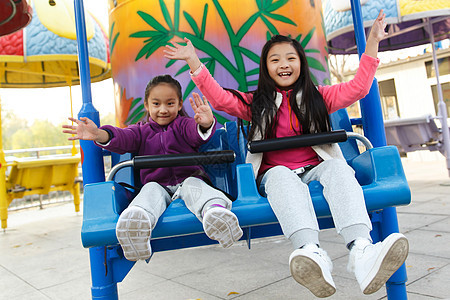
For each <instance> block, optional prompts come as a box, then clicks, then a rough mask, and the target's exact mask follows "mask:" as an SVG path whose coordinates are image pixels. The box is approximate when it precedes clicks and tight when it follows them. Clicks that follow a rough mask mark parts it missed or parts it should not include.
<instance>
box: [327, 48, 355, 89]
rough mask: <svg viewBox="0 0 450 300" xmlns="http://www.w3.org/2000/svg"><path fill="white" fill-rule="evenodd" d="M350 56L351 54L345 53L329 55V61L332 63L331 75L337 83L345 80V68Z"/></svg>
mask: <svg viewBox="0 0 450 300" xmlns="http://www.w3.org/2000/svg"><path fill="white" fill-rule="evenodd" d="M349 58H350V55H349V54H343V55H341V54H340V55H336V54H330V55H329V59H328V62H329V65H330V72H331V76H332V77H334V78H335V79H336V81H337V83H341V82H344V81H345V76H344V69H345V64H346V62H347V60H348V59H349Z"/></svg>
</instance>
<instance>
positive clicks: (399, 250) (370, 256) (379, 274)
mask: <svg viewBox="0 0 450 300" xmlns="http://www.w3.org/2000/svg"><path fill="white" fill-rule="evenodd" d="M408 251H409V244H408V240H407V239H406V237H405V236H404V235H403V234H401V233H393V234H391V235H389V236H388V237H387V238H386V239H384V241H383V242H378V243H376V244H371V243H370V241H369V240H366V239H357V240H356V241H355V243H354V245H353V247H352V250H351V251H350V258H349V262H348V266H347V269H348V270H349V271H350V272H352V271H353V272H354V273H355V276H356V280H358V283H359V286H360V288H361V291H362V292H363V293H364V294H366V295H369V294H373V293H375V292H376V291H378V290H379V289H380V288H381V287H382V286H383V285H384V284H385V283H386V281H388V279H389V278H390V277H391V276H392V274H394V273H395V271H397V270H398V268H400V267H401V265H402V264H403V263H404V262H405V260H406V257H407V256H408Z"/></svg>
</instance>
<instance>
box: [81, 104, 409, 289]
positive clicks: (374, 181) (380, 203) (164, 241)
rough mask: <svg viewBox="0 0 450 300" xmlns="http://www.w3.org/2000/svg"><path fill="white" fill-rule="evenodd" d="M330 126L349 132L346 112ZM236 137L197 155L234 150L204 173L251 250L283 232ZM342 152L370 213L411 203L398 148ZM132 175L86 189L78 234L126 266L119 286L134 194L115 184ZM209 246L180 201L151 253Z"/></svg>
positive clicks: (324, 207) (232, 130) (219, 138)
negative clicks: (231, 157) (229, 159)
mask: <svg viewBox="0 0 450 300" xmlns="http://www.w3.org/2000/svg"><path fill="white" fill-rule="evenodd" d="M331 121H332V124H333V129H335V130H337V129H345V130H346V131H352V128H351V124H350V121H349V118H348V115H347V112H346V111H345V110H340V111H338V112H336V113H334V114H332V115H331ZM237 132H238V129H237V126H236V122H229V123H227V124H225V127H224V128H221V129H219V130H217V131H216V133H215V135H214V137H213V138H212V139H211V140H210V141H209V142H208V143H207V144H206V145H204V146H203V147H202V149H201V150H202V151H217V150H233V151H234V152H235V153H236V160H235V161H234V162H233V163H230V164H222V165H208V166H205V169H206V171H207V173H208V174H209V175H210V177H211V180H212V182H213V183H214V184H215V185H216V186H217V187H219V188H221V189H222V190H224V191H226V192H228V193H229V194H231V195H233V196H234V197H236V200H235V201H234V202H233V208H232V211H233V212H234V213H235V214H236V215H237V217H238V219H239V223H240V225H241V227H242V229H243V231H244V236H243V237H242V239H246V240H247V241H248V243H249V247H250V240H251V238H261V237H267V236H274V235H280V234H282V232H281V229H280V226H279V224H278V222H277V219H276V217H275V215H274V213H273V211H272V209H271V207H270V205H269V203H268V201H267V199H266V198H264V197H262V196H261V195H260V194H259V193H258V189H257V187H256V183H255V177H254V174H253V170H252V167H251V165H250V164H245V155H246V147H245V142H244V139H243V137H242V134H241V135H240V139H239V142H238V139H237ZM340 146H341V149H342V150H343V153H344V156H345V158H346V160H347V162H348V164H349V165H350V166H351V167H352V168H353V169H354V170H355V172H356V178H357V180H358V182H359V183H360V184H361V186H362V189H363V191H364V197H365V201H366V206H367V210H368V211H369V212H377V211H380V210H382V209H384V208H387V207H393V206H400V205H407V204H409V203H410V201H411V194H410V189H409V186H408V183H407V181H406V178H405V174H404V172H403V167H402V163H401V160H400V156H399V153H398V150H397V148H396V147H394V146H385V147H378V148H373V149H369V150H367V151H365V152H364V153H362V154H359V150H358V147H357V143H356V141H355V140H348V141H346V142H344V143H340ZM128 158H129V157H128ZM134 173H135V172H133V171H132V170H127V169H122V170H121V171H119V173H118V174H117V175H116V177H115V181H114V182H113V181H109V182H101V183H95V184H87V185H86V186H85V190H84V212H83V225H82V232H81V237H82V243H83V246H84V247H86V248H89V247H104V246H106V247H107V249H108V250H109V251H110V252H111V251H112V253H113V254H111V253H110V254H109V256H108V259H115V260H121V261H122V263H121V264H122V265H126V267H124V269H127V270H123V271H121V275H120V276H116V277H117V282H120V281H122V279H123V278H124V277H125V276H126V274H127V272H128V270H129V269H131V267H132V265H133V263H131V262H129V263H127V261H126V260H125V259H124V258H123V256H122V252H121V248H120V246H119V245H118V241H117V238H116V235H115V226H116V223H117V220H118V218H119V215H120V213H121V212H122V211H123V210H124V209H125V208H126V207H127V206H128V204H129V203H130V201H131V200H132V197H133V194H132V193H131V192H130V191H129V190H128V189H126V188H124V187H123V186H122V185H120V184H119V183H118V181H124V182H127V183H129V184H132V185H133V184H134V183H135V182H134V179H133V175H134ZM309 188H310V193H311V197H312V200H313V205H314V208H315V211H316V215H317V217H318V221H319V225H320V228H322V229H324V228H330V227H334V224H333V221H332V219H331V213H330V210H329V207H328V204H327V202H326V200H325V198H324V197H323V193H322V190H323V187H322V186H321V185H320V184H319V183H318V182H316V181H314V182H312V183H311V184H310V185H309ZM379 239H381V238H379ZM374 240H377V239H374ZM212 243H216V242H215V241H212V240H210V239H209V238H208V237H207V236H206V235H205V234H204V233H203V228H202V224H201V223H200V222H199V220H198V219H197V218H196V217H195V216H194V214H192V213H191V212H190V211H189V210H188V209H187V208H186V206H185V205H184V202H183V201H181V200H175V201H174V202H173V203H171V204H170V205H169V207H168V208H167V210H166V211H165V212H164V213H163V215H162V216H161V217H160V219H159V221H158V223H157V225H156V227H155V229H154V230H153V231H152V240H151V245H152V250H153V252H157V251H165V250H171V249H179V248H186V247H194V246H200V245H207V244H212ZM125 261H126V262H125ZM116 277H115V278H116Z"/></svg>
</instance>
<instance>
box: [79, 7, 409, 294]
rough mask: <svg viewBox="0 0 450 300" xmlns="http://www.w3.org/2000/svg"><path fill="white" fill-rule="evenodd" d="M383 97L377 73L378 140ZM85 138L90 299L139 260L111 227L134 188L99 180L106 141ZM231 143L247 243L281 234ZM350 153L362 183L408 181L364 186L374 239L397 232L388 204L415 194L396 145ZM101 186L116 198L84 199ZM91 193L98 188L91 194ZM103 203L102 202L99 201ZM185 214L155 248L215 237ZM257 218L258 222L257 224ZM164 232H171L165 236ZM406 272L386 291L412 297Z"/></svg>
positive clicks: (370, 112) (361, 46)
mask: <svg viewBox="0 0 450 300" xmlns="http://www.w3.org/2000/svg"><path fill="white" fill-rule="evenodd" d="M351 4H352V15H353V21H354V25H355V33H356V40H357V46H358V53H359V55H360V56H361V55H362V53H363V52H364V50H365V34H364V27H363V24H362V17H361V7H360V3H359V1H358V0H351ZM74 7H75V21H76V30H77V43H78V56H79V57H78V58H79V68H80V82H81V87H82V95H83V106H82V108H81V110H80V112H79V114H78V116H79V117H88V118H90V119H91V120H93V121H94V122H95V123H96V124H97V125H99V124H100V120H99V119H100V118H99V113H98V111H97V110H95V108H94V106H93V105H92V99H91V90H90V71H89V60H88V57H89V55H88V48H87V39H86V28H85V20H84V8H83V0H74ZM379 98H380V97H379V92H378V86H377V83H376V81H374V83H373V85H372V88H371V91H370V93H369V95H368V96H366V97H365V98H364V99H363V100H361V101H360V103H361V111H362V122H363V126H364V132H365V135H366V136H367V137H368V138H369V139H370V140H371V142H372V144H373V145H374V146H376V147H381V146H385V145H386V137H385V133H384V126H383V119H382V113H381V104H380V101H379ZM341 119H342V118H341ZM344 119H345V118H344ZM338 121H339V120H338ZM349 124H350V123H349ZM228 138H230V136H228ZM80 144H81V149H82V156H83V161H82V163H83V165H82V168H83V182H84V184H85V185H87V186H85V203H84V212H83V229H82V240H83V244H84V246H85V247H90V248H89V255H90V263H91V277H92V288H91V291H92V299H111V300H114V299H118V293H117V282H121V281H122V280H123V279H124V278H125V276H126V274H127V273H128V272H129V270H131V268H132V267H133V265H134V262H130V261H127V260H126V259H124V257H123V255H122V251H121V248H120V246H118V245H117V240H116V238H115V232H114V229H115V226H114V224H115V222H117V218H118V215H119V214H120V212H121V211H122V210H123V209H124V208H125V207H126V205H128V204H127V202H126V201H127V200H126V201H125V200H123V199H128V198H129V196H130V195H129V192H128V191H127V190H125V189H124V188H123V187H122V186H120V185H117V184H116V183H114V182H107V183H101V182H103V181H104V180H105V178H104V173H103V170H104V168H103V158H102V151H101V149H100V148H98V147H96V146H95V145H94V144H93V142H88V141H81V142H80ZM222 146H223V145H222ZM233 147H237V148H236V149H233V150H238V151H236V152H237V153H239V157H238V161H237V162H236V165H234V166H233V168H232V171H231V175H230V176H231V178H232V180H233V181H234V184H231V185H230V186H231V187H230V190H229V192H231V193H237V194H238V199H239V200H241V201H240V202H237V203H235V204H234V208H233V211H235V212H236V214H237V215H238V218H239V220H240V222H241V225H242V227H243V229H244V232H245V234H244V237H243V239H247V241H248V242H249V246H250V239H251V237H253V238H255V237H263V236H270V235H275V234H280V233H281V231H280V230H279V225H278V224H276V218H275V216H274V215H273V212H271V209H270V206H269V205H268V203H267V200H266V199H264V198H262V197H261V196H259V194H258V192H257V190H256V185H252V184H248V183H249V182H254V177H253V171H252V168H251V166H250V165H246V164H242V157H240V156H243V155H244V153H243V151H242V149H240V144H238V145H237V146H233ZM344 147H347V146H344ZM352 147H353V146H350V147H349V149H350V148H352ZM346 158H347V160H348V161H349V164H351V165H352V166H353V167H354V168H355V169H356V170H357V172H356V174H357V179H358V180H359V181H360V182H362V183H364V182H370V180H375V181H374V182H376V181H377V180H380V182H382V183H383V184H385V185H389V184H392V182H397V183H394V185H395V184H397V186H396V187H398V184H399V183H400V184H401V186H402V187H403V189H400V190H401V195H400V194H398V195H397V194H393V195H391V198H390V200H389V199H387V198H389V197H387V198H386V199H383V200H388V201H387V202H380V198H379V197H377V195H376V194H375V193H374V192H373V191H374V190H376V189H377V187H378V186H379V184H378V183H374V184H373V185H371V184H368V185H367V186H366V189H365V197H366V202H367V204H368V209H369V210H375V212H372V213H371V217H372V222H373V223H374V230H373V232H372V237H373V239H374V241H378V240H382V239H384V238H385V237H386V236H387V235H389V234H390V233H392V232H398V222H397V216H396V210H395V208H394V207H387V208H385V207H386V206H390V205H405V204H408V203H409V202H408V201H410V192H409V187H408V186H407V182H406V178H405V176H404V173H403V169H402V167H401V161H400V157H399V156H398V152H397V151H396V148H394V147H382V148H380V149H376V148H375V149H371V151H366V152H365V153H364V154H361V155H359V156H356V157H352V158H349V157H346ZM385 158H387V159H390V160H391V161H394V162H395V163H396V164H397V168H396V170H395V171H394V172H393V173H390V174H389V172H386V169H389V168H392V165H389V168H388V167H387V166H384V165H383V164H382V163H381V164H380V163H379V162H380V161H383V159H385ZM376 161H378V163H376ZM370 170H371V171H370ZM384 176H385V177H384ZM372 177H373V178H372ZM113 187H114V188H113ZM96 188H100V189H102V190H103V191H105V192H109V193H111V191H113V197H112V198H113V199H114V201H113V202H111V203H102V202H97V201H89V202H87V201H86V199H88V198H90V197H91V198H95V197H96V196H97V197H98V195H99V190H95V189H96ZM310 188H311V190H312V198H313V199H315V200H314V201H315V203H314V205H315V207H316V210H317V215H318V216H319V217H320V216H325V217H322V218H319V222H320V224H321V228H328V227H332V226H333V223H332V220H331V219H330V218H329V209H328V206H327V204H326V201H325V200H324V199H323V196H322V195H321V186H320V185H317V186H316V185H312V186H311V187H310ZM390 189H391V190H392V187H390ZM397 190H398V189H397ZM397 192H399V191H397ZM90 193H93V194H91V195H90ZM399 196H401V197H399ZM120 199H122V200H120ZM116 200H117V201H116ZM239 200H238V201H239ZM389 201H391V202H389ZM244 202H245V203H244ZM92 205H96V208H95V209H92V208H93V207H91V206H92ZM98 205H100V206H101V205H104V206H103V207H101V208H99V207H98ZM380 205H381V206H380ZM380 208H384V209H383V210H381V211H377V210H378V209H380ZM186 210H187V209H186V208H185V207H183V204H182V203H181V202H177V203H173V204H172V208H171V210H170V211H166V212H167V214H174V213H175V214H182V213H183V212H185V211H186ZM248 210H251V211H252V213H248ZM255 210H261V211H262V212H263V214H256V213H254V212H255ZM96 211H97V212H98V211H101V212H102V214H103V212H105V214H106V212H109V213H110V214H109V216H110V219H108V218H107V217H105V216H104V215H102V216H101V219H100V220H99V219H98V214H97V215H96V214H95V212H96ZM255 215H256V216H263V219H261V220H255V219H251V218H249V216H255ZM186 216H187V219H186V220H187V223H186V224H189V226H191V227H192V228H191V227H189V228H190V229H187V230H188V233H189V234H188V235H185V236H180V237H179V238H177V239H176V238H174V237H173V236H172V237H171V234H172V233H171V232H170V231H171V230H174V229H175V228H186V227H184V226H170V224H167V223H165V222H164V220H165V218H164V215H163V216H162V217H161V219H160V222H159V223H158V224H160V225H159V226H158V225H157V227H156V228H155V231H154V237H155V238H157V239H155V240H152V247H153V249H154V250H155V251H164V250H168V249H177V248H183V247H192V246H196V245H203V244H207V243H211V241H210V240H208V239H207V238H205V235H204V234H203V233H202V230H201V224H200V223H199V222H198V221H197V222H195V221H196V218H195V217H194V216H193V215H192V214H187V215H186ZM167 219H171V218H167ZM172 219H173V218H172ZM191 219H192V220H191ZM186 220H185V221H186ZM255 222H256V223H255ZM258 222H259V223H258ZM253 224H260V225H255V226H253ZM178 225H179V224H178ZM100 232H101V233H100ZM158 236H159V239H158ZM165 236H167V238H166V237H165ZM406 280H407V278H406V268H405V266H404V265H403V266H402V267H401V268H400V269H399V270H398V271H397V272H396V273H395V274H394V275H393V276H392V277H391V278H390V279H389V281H388V283H387V284H386V287H387V294H388V298H389V299H406V298H407V296H406V286H405V282H406Z"/></svg>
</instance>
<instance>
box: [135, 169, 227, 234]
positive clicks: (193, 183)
mask: <svg viewBox="0 0 450 300" xmlns="http://www.w3.org/2000/svg"><path fill="white" fill-rule="evenodd" d="M167 189H169V190H170V191H171V192H172V193H174V195H173V196H172V197H170V195H169V193H168V191H167V190H166V189H165V188H164V187H162V186H161V185H160V184H158V183H156V182H148V183H146V184H145V185H144V186H143V187H142V189H141V191H140V192H139V194H138V195H137V196H136V197H135V198H134V199H133V201H132V202H131V203H130V206H139V207H141V208H143V209H144V210H145V211H146V212H147V214H148V216H149V217H150V221H151V223H152V229H153V228H154V227H155V225H156V223H157V222H158V219H159V217H160V216H161V215H162V213H163V212H164V211H165V210H166V208H167V206H169V204H170V203H171V202H172V201H173V200H175V199H178V198H181V199H183V200H184V202H185V204H186V207H187V208H188V209H189V210H190V211H191V212H192V213H193V214H194V215H195V216H196V217H197V218H198V219H199V220H200V221H201V220H202V211H203V209H204V208H207V207H209V206H211V205H212V204H219V205H222V206H224V207H225V208H227V209H231V203H232V202H231V200H230V199H228V197H226V196H225V194H224V193H222V192H221V191H219V190H217V189H214V188H212V187H211V186H209V185H208V184H206V183H205V182H204V181H203V180H201V179H198V178H196V177H188V178H186V179H185V180H184V181H183V182H182V183H181V184H178V185H176V186H167Z"/></svg>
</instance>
